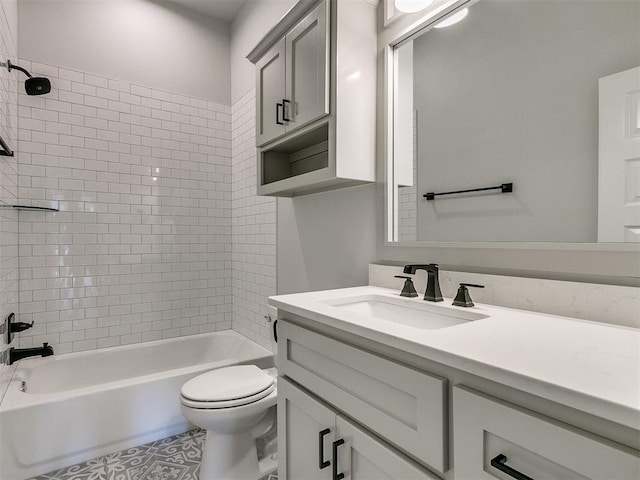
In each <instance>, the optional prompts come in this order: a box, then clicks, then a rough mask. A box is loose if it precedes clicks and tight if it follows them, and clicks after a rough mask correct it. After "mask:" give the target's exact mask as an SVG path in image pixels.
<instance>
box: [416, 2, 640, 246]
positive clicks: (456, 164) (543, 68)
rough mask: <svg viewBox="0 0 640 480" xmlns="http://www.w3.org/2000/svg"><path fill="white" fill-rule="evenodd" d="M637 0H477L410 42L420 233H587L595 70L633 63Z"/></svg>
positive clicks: (594, 180) (585, 238) (638, 28)
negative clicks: (488, 190)
mask: <svg viewBox="0 0 640 480" xmlns="http://www.w3.org/2000/svg"><path fill="white" fill-rule="evenodd" d="M638 32H640V3H639V2H637V1H628V0H627V1H616V0H611V1H606V2H604V1H598V2H593V1H590V2H574V1H554V2H540V1H530V0H529V1H515V2H504V1H496V0H482V1H480V2H478V3H476V4H474V5H473V6H472V7H471V8H470V13H469V15H468V17H467V18H466V19H465V20H464V21H462V22H461V23H459V24H457V25H455V26H452V27H449V28H444V29H434V30H431V31H429V32H428V33H427V34H425V35H422V36H420V37H418V38H417V39H416V40H415V41H414V42H413V44H414V52H415V55H414V69H415V75H414V79H415V84H414V94H415V95H414V97H415V102H414V105H415V108H416V110H417V112H418V122H417V124H418V156H419V160H418V191H419V192H420V193H421V194H422V193H424V192H429V191H436V192H437V191H447V190H458V189H461V188H470V187H476V186H479V187H481V186H490V185H500V184H501V183H505V182H510V181H513V182H514V184H515V189H514V193H513V194H509V195H495V194H490V195H482V194H480V195H479V194H475V195H473V196H470V197H469V196H467V197H462V196H459V197H448V198H442V199H437V200H436V201H431V202H427V201H424V200H423V199H422V198H421V196H419V197H418V198H419V201H418V219H419V221H418V239H419V240H435V241H530V242H536V241H552V242H595V241H597V209H598V195H597V192H598V79H599V78H601V77H604V76H607V75H611V74H614V73H618V72H621V71H624V70H627V69H629V68H633V67H636V66H638V65H640V48H639V45H640V43H639V42H640V35H639V33H638Z"/></svg>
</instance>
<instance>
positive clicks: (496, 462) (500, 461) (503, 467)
mask: <svg viewBox="0 0 640 480" xmlns="http://www.w3.org/2000/svg"><path fill="white" fill-rule="evenodd" d="M491 466H492V467H495V468H497V469H498V470H500V471H501V472H504V473H506V474H507V475H509V476H510V477H513V478H515V479H516V480H533V478H531V477H528V476H527V475H525V474H524V473H520V472H519V471H518V470H516V469H515V468H511V467H510V466H509V465H507V457H506V456H505V455H503V454H502V453H501V454H500V455H498V456H496V457H495V458H492V459H491Z"/></svg>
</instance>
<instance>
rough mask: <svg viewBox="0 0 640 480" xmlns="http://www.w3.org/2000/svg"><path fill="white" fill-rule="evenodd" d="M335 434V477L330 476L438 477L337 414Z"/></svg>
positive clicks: (368, 479)
mask: <svg viewBox="0 0 640 480" xmlns="http://www.w3.org/2000/svg"><path fill="white" fill-rule="evenodd" d="M337 437H338V439H337V443H336V447H334V448H335V451H336V455H337V462H336V464H335V467H336V472H335V474H337V476H334V478H345V479H350V480H383V479H388V480H436V479H437V478H438V477H435V476H433V475H431V474H430V473H429V472H428V471H426V470H425V469H423V468H421V467H420V466H418V465H417V464H416V463H413V462H412V461H411V460H409V459H408V458H406V457H404V456H403V455H402V454H400V453H399V452H398V451H397V450H395V449H394V448H392V447H390V446H389V445H386V444H384V443H383V442H382V441H381V440H378V439H377V438H375V437H373V436H371V435H370V434H369V433H367V432H365V431H364V430H362V429H360V428H359V427H357V426H356V425H355V424H353V423H351V422H350V421H348V420H346V419H344V418H342V417H341V416H338V418H337ZM343 442H344V443H343ZM332 450H333V448H332ZM340 474H342V475H344V477H341V476H340Z"/></svg>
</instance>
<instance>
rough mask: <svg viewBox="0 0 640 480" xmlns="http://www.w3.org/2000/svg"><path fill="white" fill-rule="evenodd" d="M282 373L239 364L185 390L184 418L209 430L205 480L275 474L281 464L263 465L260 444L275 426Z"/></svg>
mask: <svg viewBox="0 0 640 480" xmlns="http://www.w3.org/2000/svg"><path fill="white" fill-rule="evenodd" d="M274 343H275V342H274ZM274 352H275V348H274ZM277 375H278V373H277V369H276V368H269V369H266V370H261V369H260V368H258V367H256V366H255V365H234V366H230V367H224V368H219V369H216V370H211V371H209V372H206V373H203V374H201V375H198V376H197V377H194V378H192V379H191V380H189V381H188V382H186V383H185V384H184V385H183V386H182V390H181V395H180V403H181V405H180V409H181V411H182V415H184V417H185V418H186V419H187V420H189V422H191V423H192V424H194V425H196V426H198V427H200V428H202V429H204V430H206V432H207V434H206V440H205V444H204V446H203V451H202V463H201V465H200V476H199V479H200V480H258V478H261V477H263V476H265V475H267V474H269V473H271V471H273V470H275V466H276V462H275V461H271V462H269V461H267V462H260V463H259V462H258V451H257V448H256V440H257V439H258V438H260V437H262V436H263V435H265V434H266V433H267V432H269V431H271V429H272V428H273V426H274V422H275V407H276V401H277V388H276V378H277Z"/></svg>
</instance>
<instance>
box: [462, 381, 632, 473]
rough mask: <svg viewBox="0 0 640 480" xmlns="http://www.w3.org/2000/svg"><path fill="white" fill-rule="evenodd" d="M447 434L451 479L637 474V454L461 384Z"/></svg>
mask: <svg viewBox="0 0 640 480" xmlns="http://www.w3.org/2000/svg"><path fill="white" fill-rule="evenodd" d="M453 435H454V472H455V478H456V480H481V479H496V478H500V479H505V480H512V479H514V478H515V479H554V480H586V479H592V480H630V479H637V478H640V452H638V451H636V450H632V449H630V448H627V447H624V446H622V445H619V444H615V443H614V442H612V441H610V440H607V439H605V438H602V437H598V436H596V435H593V434H590V433H588V432H585V431H583V430H580V429H578V428H575V427H572V426H569V425H566V424H562V423H560V422H557V421H555V420H553V419H550V418H548V417H544V416H542V415H540V414H537V413H535V412H531V411H528V410H525V409H523V408H520V407H518V406H515V405H512V404H507V403H506V402H502V401H501V400H498V399H494V398H492V397H489V396H486V395H484V394H481V393H478V392H475V391H473V390H471V389H468V388H466V387H459V386H456V387H454V388H453Z"/></svg>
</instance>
